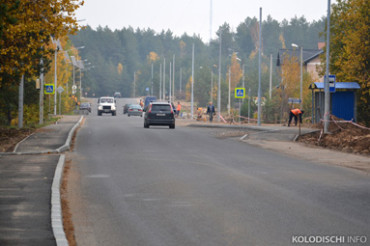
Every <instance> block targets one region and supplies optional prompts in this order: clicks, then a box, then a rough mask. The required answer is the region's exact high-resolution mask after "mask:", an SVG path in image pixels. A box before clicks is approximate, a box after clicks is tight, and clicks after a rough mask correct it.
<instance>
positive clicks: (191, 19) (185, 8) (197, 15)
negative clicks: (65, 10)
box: [77, 0, 335, 41]
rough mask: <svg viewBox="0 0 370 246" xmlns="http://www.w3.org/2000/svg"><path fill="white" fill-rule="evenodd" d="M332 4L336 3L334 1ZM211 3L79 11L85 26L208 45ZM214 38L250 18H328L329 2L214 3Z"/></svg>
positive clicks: (107, 0) (100, 2) (135, 1)
mask: <svg viewBox="0 0 370 246" xmlns="http://www.w3.org/2000/svg"><path fill="white" fill-rule="evenodd" d="M331 2H332V3H333V2H335V0H332V1H331ZM210 3H211V0H85V4H84V6H82V7H81V8H80V9H79V10H78V11H77V19H78V20H82V19H84V20H85V21H82V22H81V24H85V25H87V24H88V25H90V26H91V27H92V28H94V29H95V28H96V27H98V26H99V25H100V26H102V27H105V26H108V27H109V28H110V29H112V30H114V29H122V28H123V27H129V26H131V27H133V28H134V29H136V28H140V29H144V28H145V29H146V28H151V29H153V30H155V31H156V32H157V33H159V32H161V31H162V30H167V29H170V30H171V31H172V32H173V33H174V34H175V35H176V36H181V35H182V34H183V33H185V32H186V33H187V34H188V35H191V36H192V35H193V34H196V35H200V36H201V37H202V39H203V40H204V41H208V40H209V37H210V5H211V4H210ZM212 3H213V4H212V6H213V8H212V9H213V12H212V13H213V14H212V16H213V18H212V37H213V38H215V37H216V35H215V32H216V31H217V29H218V27H219V26H221V25H222V24H223V23H225V22H227V23H229V24H230V26H231V28H233V30H235V29H236V28H237V26H238V25H239V24H240V23H241V22H243V21H244V20H245V19H246V18H247V17H251V18H253V17H256V18H257V19H259V8H260V7H262V19H263V20H265V19H266V18H267V16H268V15H271V16H272V18H273V19H276V20H278V21H282V20H283V19H287V20H290V19H291V18H293V17H294V16H298V17H301V16H302V15H304V16H305V18H306V19H307V20H308V21H312V20H319V19H320V18H321V17H323V16H326V13H327V3H328V1H327V0H212Z"/></svg>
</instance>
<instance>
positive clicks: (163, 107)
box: [152, 104, 171, 111]
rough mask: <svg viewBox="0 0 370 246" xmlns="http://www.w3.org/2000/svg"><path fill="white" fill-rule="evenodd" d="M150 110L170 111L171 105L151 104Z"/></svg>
mask: <svg viewBox="0 0 370 246" xmlns="http://www.w3.org/2000/svg"><path fill="white" fill-rule="evenodd" d="M152 111H171V106H170V105H166V104H164V105H160V104H159V105H158V104H153V105H152Z"/></svg>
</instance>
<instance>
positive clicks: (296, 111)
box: [290, 108, 302, 115]
mask: <svg viewBox="0 0 370 246" xmlns="http://www.w3.org/2000/svg"><path fill="white" fill-rule="evenodd" d="M290 112H292V113H293V114H294V115H299V114H301V113H302V111H301V110H300V109H298V108H296V109H292V110H290Z"/></svg>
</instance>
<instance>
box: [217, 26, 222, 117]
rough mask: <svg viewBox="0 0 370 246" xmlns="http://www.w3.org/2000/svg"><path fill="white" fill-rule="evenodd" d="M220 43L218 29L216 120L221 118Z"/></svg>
mask: <svg viewBox="0 0 370 246" xmlns="http://www.w3.org/2000/svg"><path fill="white" fill-rule="evenodd" d="M221 45H222V32H221V31H220V48H219V57H218V94H217V108H218V115H217V120H218V121H220V120H221V47H222V46H221Z"/></svg>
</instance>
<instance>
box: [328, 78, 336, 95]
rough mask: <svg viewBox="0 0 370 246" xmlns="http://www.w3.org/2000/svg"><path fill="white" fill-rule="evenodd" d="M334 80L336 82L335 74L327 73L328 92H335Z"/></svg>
mask: <svg viewBox="0 0 370 246" xmlns="http://www.w3.org/2000/svg"><path fill="white" fill-rule="evenodd" d="M335 82H336V76H335V75H329V92H332V93H333V92H335Z"/></svg>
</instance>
